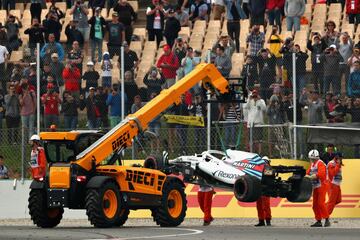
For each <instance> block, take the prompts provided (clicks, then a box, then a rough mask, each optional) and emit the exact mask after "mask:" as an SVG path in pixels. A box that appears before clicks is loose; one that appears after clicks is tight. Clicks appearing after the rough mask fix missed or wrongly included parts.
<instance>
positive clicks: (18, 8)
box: [15, 3, 25, 13]
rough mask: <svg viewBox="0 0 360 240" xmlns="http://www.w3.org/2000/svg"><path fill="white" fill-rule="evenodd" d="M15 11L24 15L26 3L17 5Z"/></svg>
mask: <svg viewBox="0 0 360 240" xmlns="http://www.w3.org/2000/svg"><path fill="white" fill-rule="evenodd" d="M15 9H17V10H20V13H23V12H24V9H25V6H24V3H15Z"/></svg>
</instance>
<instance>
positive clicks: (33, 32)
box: [24, 18, 45, 56]
mask: <svg viewBox="0 0 360 240" xmlns="http://www.w3.org/2000/svg"><path fill="white" fill-rule="evenodd" d="M44 32H45V28H44V27H43V26H42V25H40V23H39V20H38V19H37V18H34V19H33V20H32V25H31V26H30V28H28V29H26V30H25V31H24V33H25V34H27V35H29V48H30V50H31V55H32V56H34V51H35V48H36V44H37V43H40V47H42V46H43V45H44V43H45V40H44Z"/></svg>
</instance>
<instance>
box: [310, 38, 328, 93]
mask: <svg viewBox="0 0 360 240" xmlns="http://www.w3.org/2000/svg"><path fill="white" fill-rule="evenodd" d="M311 39H313V41H312V40H311ZM306 46H307V49H308V50H309V51H310V52H311V66H312V71H311V73H312V82H313V84H314V89H315V90H317V91H319V92H320V93H322V92H323V89H324V79H323V75H324V66H323V63H322V62H321V61H320V56H321V54H322V53H323V52H324V50H325V49H326V46H325V44H323V42H322V41H321V36H320V34H319V33H317V32H314V33H311V37H310V38H309V40H308V42H307V45H306ZM319 85H320V87H319Z"/></svg>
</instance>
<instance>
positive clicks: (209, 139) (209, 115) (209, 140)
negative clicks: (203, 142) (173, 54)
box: [206, 50, 211, 150]
mask: <svg viewBox="0 0 360 240" xmlns="http://www.w3.org/2000/svg"><path fill="white" fill-rule="evenodd" d="M210 57H211V52H210V50H209V51H208V59H209V62H210ZM207 99H208V100H210V99H211V96H210V91H208V95H207ZM206 130H207V150H210V149H211V103H210V102H208V103H207V129H206Z"/></svg>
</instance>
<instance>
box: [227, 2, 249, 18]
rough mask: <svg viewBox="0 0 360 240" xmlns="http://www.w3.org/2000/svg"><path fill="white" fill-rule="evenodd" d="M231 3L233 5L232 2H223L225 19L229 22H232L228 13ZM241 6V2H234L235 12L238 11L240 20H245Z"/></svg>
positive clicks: (229, 12)
mask: <svg viewBox="0 0 360 240" xmlns="http://www.w3.org/2000/svg"><path fill="white" fill-rule="evenodd" d="M232 3H233V1H232V0H225V6H226V10H227V11H226V19H227V20H230V21H231V20H233V16H232V14H231V11H230V10H231V6H232ZM241 5H242V0H237V1H236V2H235V6H236V10H237V11H238V13H239V16H240V18H241V19H245V18H246V14H245V12H244V10H243V9H242V7H241Z"/></svg>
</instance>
